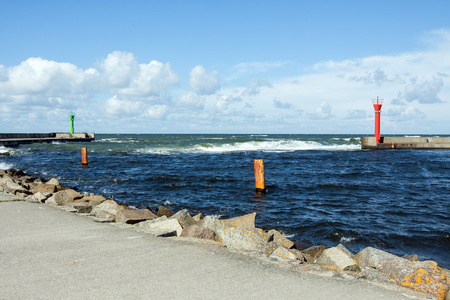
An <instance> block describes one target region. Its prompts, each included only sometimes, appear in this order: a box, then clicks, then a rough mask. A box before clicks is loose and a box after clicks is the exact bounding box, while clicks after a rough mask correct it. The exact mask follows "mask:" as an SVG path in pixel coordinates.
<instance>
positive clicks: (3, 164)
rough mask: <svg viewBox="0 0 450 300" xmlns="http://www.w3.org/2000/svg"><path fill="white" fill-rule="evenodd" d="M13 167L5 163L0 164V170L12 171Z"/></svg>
mask: <svg viewBox="0 0 450 300" xmlns="http://www.w3.org/2000/svg"><path fill="white" fill-rule="evenodd" d="M13 168H14V165H12V164H9V163H5V162H3V161H2V162H0V170H9V169H13Z"/></svg>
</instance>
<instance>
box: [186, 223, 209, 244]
mask: <svg viewBox="0 0 450 300" xmlns="http://www.w3.org/2000/svg"><path fill="white" fill-rule="evenodd" d="M180 236H182V237H194V238H199V239H208V240H215V239H216V233H215V232H214V230H212V229H209V228H206V227H201V226H198V225H195V224H194V225H191V226H187V227H185V228H183V231H182V232H181V235H180Z"/></svg>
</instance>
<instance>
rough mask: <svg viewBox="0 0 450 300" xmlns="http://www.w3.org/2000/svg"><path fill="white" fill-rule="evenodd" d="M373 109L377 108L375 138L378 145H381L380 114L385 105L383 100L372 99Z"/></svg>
mask: <svg viewBox="0 0 450 300" xmlns="http://www.w3.org/2000/svg"><path fill="white" fill-rule="evenodd" d="M372 103H373V108H375V138H376V140H377V144H378V143H380V113H381V106H382V105H383V99H378V97H377V99H372Z"/></svg>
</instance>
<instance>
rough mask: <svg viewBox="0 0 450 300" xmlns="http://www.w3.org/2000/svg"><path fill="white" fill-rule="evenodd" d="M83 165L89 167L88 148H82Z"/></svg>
mask: <svg viewBox="0 0 450 300" xmlns="http://www.w3.org/2000/svg"><path fill="white" fill-rule="evenodd" d="M81 164H83V165H87V164H88V158H87V148H86V147H82V148H81Z"/></svg>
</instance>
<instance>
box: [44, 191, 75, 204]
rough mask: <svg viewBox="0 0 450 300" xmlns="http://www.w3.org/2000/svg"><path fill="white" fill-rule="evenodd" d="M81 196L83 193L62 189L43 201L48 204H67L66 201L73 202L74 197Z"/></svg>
mask: <svg viewBox="0 0 450 300" xmlns="http://www.w3.org/2000/svg"><path fill="white" fill-rule="evenodd" d="M81 198H83V195H82V194H80V193H78V192H77V191H74V190H72V189H67V190H62V191H59V192H56V193H55V194H53V196H51V197H50V198H48V199H47V200H46V201H45V203H46V204H50V205H58V206H62V205H67V204H68V203H71V202H73V200H75V199H81Z"/></svg>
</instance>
